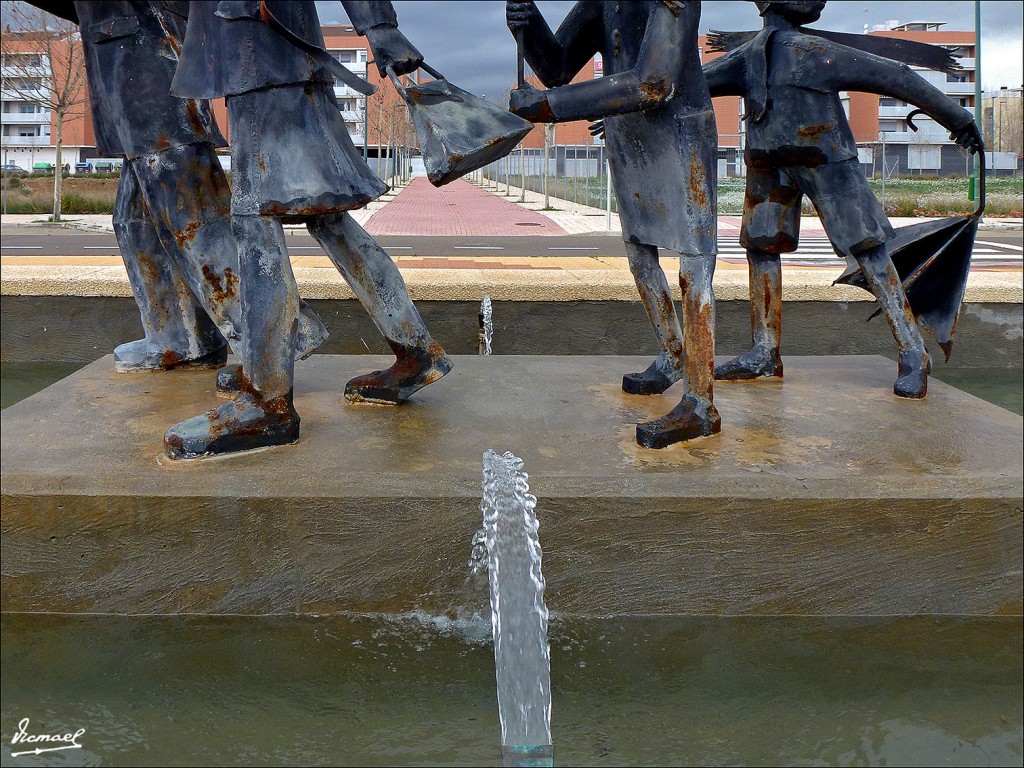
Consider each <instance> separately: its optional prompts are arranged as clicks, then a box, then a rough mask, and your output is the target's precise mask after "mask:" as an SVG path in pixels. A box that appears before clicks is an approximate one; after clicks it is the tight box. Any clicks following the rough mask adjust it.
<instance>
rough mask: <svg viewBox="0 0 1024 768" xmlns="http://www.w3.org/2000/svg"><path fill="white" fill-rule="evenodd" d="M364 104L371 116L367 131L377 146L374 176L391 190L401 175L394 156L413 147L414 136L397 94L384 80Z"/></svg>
mask: <svg viewBox="0 0 1024 768" xmlns="http://www.w3.org/2000/svg"><path fill="white" fill-rule="evenodd" d="M400 79H401V78H400ZM367 102H368V104H369V106H368V109H369V110H370V115H372V116H373V118H374V123H375V125H373V124H371V125H370V126H369V127H370V128H371V129H372V130H374V132H375V133H376V136H375V137H374V138H375V139H376V142H377V169H378V175H379V176H381V177H382V178H384V179H386V180H388V181H390V183H391V185H392V186H393V185H394V184H395V177H396V176H399V177H401V176H403V175H404V174H400V173H399V172H398V166H397V162H398V160H397V155H398V154H401V155H402V156H403V157H404V156H405V155H406V154H407V153H408V151H409V150H410V149H412V148H414V147H415V146H416V143H415V141H416V139H415V137H416V134H415V131H414V130H413V127H412V120H411V119H410V117H409V110H408V108H407V107H406V105H405V102H404V101H403V100H402V97H401V96H400V95H399V93H398V91H397V90H395V88H394V87H392V85H391V83H390V82H388V81H386V80H385V81H384V82H383V83H381V84H380V87H379V88H378V89H377V92H376V93H375V94H373V95H372V96H370V97H368V98H367ZM365 140H366V141H369V137H366V138H365ZM382 148H383V149H384V151H385V155H384V162H385V165H384V170H383V172H381V171H380V167H381V165H380V163H381V149H382ZM399 148H401V153H399ZM403 162H404V160H403Z"/></svg>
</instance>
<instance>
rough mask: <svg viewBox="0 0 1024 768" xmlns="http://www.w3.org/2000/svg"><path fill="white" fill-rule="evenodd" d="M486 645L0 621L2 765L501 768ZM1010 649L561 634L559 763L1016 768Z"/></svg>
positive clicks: (446, 626) (372, 635)
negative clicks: (61, 750) (18, 745)
mask: <svg viewBox="0 0 1024 768" xmlns="http://www.w3.org/2000/svg"><path fill="white" fill-rule="evenodd" d="M488 629H489V627H488V625H487V622H486V620H476V622H475V623H474V622H473V621H463V620H455V621H453V620H450V619H446V618H443V617H433V616H428V615H423V614H410V615H407V616H404V617H399V618H391V619H387V618H383V617H369V616H335V617H322V618H198V617H192V618H168V617H154V618H116V617H109V616H107V617H34V616H25V615H4V616H3V617H2V619H0V669H2V670H3V692H2V704H0V743H2V750H3V763H4V764H5V765H7V764H17V765H22V764H23V765H41V764H44V763H42V762H40V761H35V762H31V761H26V760H22V759H19V760H18V761H17V762H15V761H13V760H11V759H10V757H9V755H10V739H11V735H12V733H13V729H14V728H16V727H17V722H18V721H19V720H20V719H21V718H23V717H30V718H31V719H32V723H33V726H34V727H38V729H39V730H40V731H41V732H44V731H45V732H51V731H57V730H62V729H65V728H76V729H77V728H79V727H83V728H86V729H87V730H86V733H85V734H84V736H83V737H82V738H81V743H82V744H83V746H84V748H85V750H86V753H85V754H83V755H76V756H74V757H73V758H72V757H70V756H69V757H68V758H66V759H67V760H68V762H67V763H66V764H69V765H70V764H75V763H72V762H71V761H72V759H74V760H82V761H86V762H89V763H90V764H103V765H164V764H167V763H175V764H192V765H195V764H210V765H243V764H244V765H251V764H257V763H260V764H282V765H310V764H331V765H396V764H398V765H406V764H411V763H415V764H418V765H441V764H459V765H489V764H493V763H494V761H495V744H494V741H495V740H494V735H495V733H497V730H498V727H499V723H498V717H497V711H496V709H495V706H494V705H495V696H494V657H493V650H492V648H491V647H490V645H489V644H488V643H487V642H486V640H485V639H484V638H486V635H487V634H489V632H488ZM1022 634H1024V633H1022V628H1021V622H1020V619H1019V617H1010V618H1007V619H992V620H979V619H975V620H971V621H967V620H954V619H939V620H936V619H933V618H922V619H912V620H898V621H893V620H881V619H875V620H867V619H845V620H843V619H833V620H823V619H820V620H819V619H808V618H800V619H798V618H784V619H738V618H732V619H725V618H721V619H714V618H700V619H678V618H652V619H630V620H619V619H593V620H581V619H561V620H560V619H559V618H558V616H557V615H554V616H553V617H552V620H551V627H550V642H551V646H552V649H553V650H554V651H555V652H556V653H557V655H558V664H556V665H555V666H554V668H553V669H552V673H551V687H552V693H553V695H554V697H555V698H556V699H557V701H558V715H557V717H556V718H555V720H554V722H553V734H552V735H553V738H554V740H555V742H556V743H557V744H558V752H559V756H558V762H559V764H560V765H622V764H631V765H699V764H705V765H707V764H718V765H721V764H746V765H779V764H782V765H794V764H803V765H810V764H815V765H839V764H844V765H849V764H890V765H892V764H899V765H909V764H918V765H943V764H960V765H1020V764H1021V760H1022V746H1024V713H1022V661H1021V659H1022V651H1024V643H1022ZM30 760H35V759H34V758H31V759H30ZM45 764H52V763H51V762H47V763H45Z"/></svg>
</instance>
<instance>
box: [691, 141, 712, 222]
mask: <svg viewBox="0 0 1024 768" xmlns="http://www.w3.org/2000/svg"><path fill="white" fill-rule="evenodd" d="M705 173H706V172H705V170H704V163H702V162H701V158H700V155H699V154H698V152H697V150H696V149H694V150H692V151H691V155H690V199H691V200H692V201H693V202H694V203H696V204H697V205H698V206H699V207H701V208H706V207H707V205H708V195H707V192H706V191H705V189H704V181H705V179H706V176H705Z"/></svg>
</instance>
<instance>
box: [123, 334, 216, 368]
mask: <svg viewBox="0 0 1024 768" xmlns="http://www.w3.org/2000/svg"><path fill="white" fill-rule="evenodd" d="M227 359H228V347H227V344H223V345H221V346H220V347H218V348H217V349H214V350H211V351H206V352H202V353H200V354H199V355H196V356H189V353H187V352H175V351H174V350H173V349H168V348H167V347H162V346H159V345H157V344H154V343H153V342H152V341H150V340H149V339H139V340H138V341H129V342H128V343H127V344H121V345H120V346H118V347H116V348H115V349H114V370H116V371H117V372H118V373H135V372H136V371H169V370H172V369H174V368H219V367H220V366H222V365H224V363H225V362H227Z"/></svg>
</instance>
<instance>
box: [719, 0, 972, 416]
mask: <svg viewBox="0 0 1024 768" xmlns="http://www.w3.org/2000/svg"><path fill="white" fill-rule="evenodd" d="M756 5H757V7H758V10H759V11H760V13H761V15H762V17H763V18H764V26H763V29H762V30H761V31H760V32H757V33H723V34H722V35H720V36H719V39H718V41H717V45H718V47H719V48H724V49H727V50H729V53H728V54H727V55H725V56H722V57H721V58H718V59H716V60H714V61H712V62H710V63H708V64H707V65H706V66H705V67H704V72H705V75H706V77H707V82H708V88H709V89H710V91H711V95H712V96H725V95H739V96H743V97H744V98H745V99H746V117H745V119H746V123H747V143H746V148H745V159H746V163H747V191H746V196H745V205H744V211H743V226H742V231H741V233H740V243H741V244H742V245H743V246H744V247H746V249H747V258H748V262H749V266H750V297H751V311H750V315H751V327H752V335H753V346H752V347H751V349H750V350H748V351H747V352H745V353H743V354H742V355H740V356H739V357H737V358H735V359H734V360H731V361H729V362H728V363H725V364H723V365H721V366H719V367H718V368H717V369H716V370H715V376H716V378H719V379H731V380H736V379H752V378H758V377H766V376H781V375H782V359H781V357H780V354H779V344H780V338H781V328H782V274H781V261H780V254H782V253H790V252H793V251H795V250H796V248H797V241H798V238H799V231H800V206H801V200H802V198H803V196H804V195H807V196H808V197H809V198H810V199H811V202H813V203H814V206H815V208H816V209H817V212H818V215H819V216H820V217H821V222H822V225H823V226H824V228H825V231H826V233H827V234H828V237H829V240H830V241H831V243H832V246H833V247H834V248H835V249H836V251H837V252H838V253H840V254H841V255H843V256H845V257H846V258H847V260H848V262H849V263H850V267H851V270H850V271H851V272H852V271H858V272H859V277H858V278H857V279H858V281H859V284H861V285H863V286H865V287H867V288H868V289H869V290H870V291H871V292H872V293H873V294H874V295H875V297H876V299H877V300H878V304H879V307H880V309H881V311H882V313H883V314H884V315H885V317H886V320H888V322H889V326H890V328H891V330H892V333H893V336H894V337H895V338H896V343H897V346H898V348H899V369H898V374H897V379H896V383H895V385H894V387H893V391H894V392H895V394H896V395H898V396H900V397H909V398H921V397H924V396H925V394H926V392H927V386H928V373H929V371H930V369H931V361H930V358H929V356H928V353H927V351H926V349H925V344H924V340H923V339H922V337H921V332H920V329H919V326H918V323H917V322H916V321H915V316H914V311H913V308H912V306H911V304H910V302H909V301H908V299H907V295H906V293H905V292H904V289H903V287H902V285H901V279H900V275H899V274H898V273H897V270H896V268H895V267H894V265H893V262H892V259H891V257H890V252H889V246H887V243H890V242H892V241H893V239H894V238H895V236H896V233H895V231H894V230H893V228H892V227H891V226H890V224H889V221H888V219H887V218H886V216H885V212H884V211H883V210H882V206H881V204H880V203H879V202H878V200H877V198H876V197H875V195H874V193H873V192H872V191H871V189H870V187H869V186H868V183H867V179H866V177H865V176H864V172H863V171H862V170H861V168H860V165H859V162H858V159H857V145H856V142H855V141H854V138H853V134H852V132H851V130H850V126H849V123H848V121H847V119H846V115H845V113H844V111H843V107H842V104H841V102H840V100H839V91H842V90H850V91H867V92H871V93H879V94H884V95H887V96H892V97H895V98H897V99H901V100H903V101H906V102H908V103H911V104H915V105H918V106H919V107H921V109H922V110H923V111H924V112H926V113H927V114H928V115H929V116H930V117H932V118H933V119H934V120H936V122H938V123H940V124H941V125H942V126H944V127H945V128H947V129H948V130H949V131H950V132H951V134H952V136H951V138H953V139H954V140H955V141H956V142H957V143H958V144H960V145H961V146H963V147H965V148H967V149H968V150H970V151H972V152H973V151H976V150H979V149H981V148H982V139H981V135H980V133H979V131H978V128H977V126H976V124H975V122H974V119H973V117H972V116H971V114H970V113H969V112H967V111H966V110H965V109H963V108H962V107H960V106H958V105H957V104H954V103H953V102H952V101H950V100H949V98H948V97H946V95H945V94H943V93H942V92H941V91H939V90H938V89H937V88H935V87H933V86H932V85H930V84H929V83H928V82H927V81H926V80H924V78H922V77H920V76H919V75H917V74H916V73H915V72H913V71H912V70H911V69H910V68H909V67H908V66H907V65H906V64H904V63H900V62H898V61H893V60H891V59H889V58H885V57H883V56H881V55H878V54H879V53H889V54H890V55H893V56H894V57H898V58H900V59H902V60H910V61H912V62H914V63H921V64H923V65H925V66H934V67H937V68H938V67H942V66H944V65H945V62H946V60H948V58H949V56H948V54H947V53H946V52H945V51H943V50H941V49H936V48H933V47H932V46H927V45H922V44H920V43H911V42H907V41H887V40H884V39H878V38H869V37H866V36H859V35H839V34H836V33H830V32H824V31H823V32H821V33H820V34H819V33H818V32H817V30H811V29H805V28H803V27H802V26H801V25H803V24H807V23H811V22H814V21H816V20H817V19H818V18H819V16H820V15H821V11H822V9H823V8H824V7H825V2H824V0H774V1H771V2H757V3H756ZM854 46H856V47H854ZM929 49H931V50H929ZM872 50H873V51H875V52H874V53H872V52H870V51H872ZM961 295H962V292H961ZM957 303H958V302H957Z"/></svg>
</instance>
